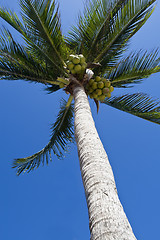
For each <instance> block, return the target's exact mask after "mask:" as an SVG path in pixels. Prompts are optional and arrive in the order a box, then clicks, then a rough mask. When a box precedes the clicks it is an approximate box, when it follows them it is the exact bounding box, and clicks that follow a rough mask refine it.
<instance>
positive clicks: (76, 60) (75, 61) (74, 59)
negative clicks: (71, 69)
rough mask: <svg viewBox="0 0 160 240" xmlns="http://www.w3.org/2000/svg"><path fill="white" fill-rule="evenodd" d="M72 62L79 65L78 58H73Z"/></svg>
mask: <svg viewBox="0 0 160 240" xmlns="http://www.w3.org/2000/svg"><path fill="white" fill-rule="evenodd" d="M72 62H73V63H74V64H78V63H80V58H79V57H78V56H74V58H73V60H72Z"/></svg>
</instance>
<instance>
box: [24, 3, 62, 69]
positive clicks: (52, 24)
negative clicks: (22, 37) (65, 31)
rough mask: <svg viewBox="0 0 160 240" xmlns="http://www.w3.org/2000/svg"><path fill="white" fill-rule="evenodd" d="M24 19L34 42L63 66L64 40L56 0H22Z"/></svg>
mask: <svg viewBox="0 0 160 240" xmlns="http://www.w3.org/2000/svg"><path fill="white" fill-rule="evenodd" d="M20 6H21V10H22V18H23V21H24V23H25V27H26V28H27V31H28V34H29V35H30V38H31V39H32V41H34V42H37V44H38V45H39V46H41V47H42V48H43V49H44V50H45V51H46V52H47V54H48V55H49V56H50V58H51V59H54V61H55V62H56V63H57V65H60V66H63V64H64V62H63V59H62V57H61V55H62V54H63V53H62V52H61V44H63V38H62V33H61V24H60V17H59V10H58V8H57V7H56V4H55V1H54V0H47V1H46V0H39V1H37V0H20Z"/></svg>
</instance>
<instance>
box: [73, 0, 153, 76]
mask: <svg viewBox="0 0 160 240" xmlns="http://www.w3.org/2000/svg"><path fill="white" fill-rule="evenodd" d="M154 2H155V0H126V1H121V0H120V1H107V0H99V1H95V0H92V1H90V2H89V4H88V6H87V7H86V8H85V11H84V13H83V14H82V15H80V16H79V21H78V27H73V30H72V31H71V32H70V35H69V37H68V42H70V44H69V45H70V47H71V48H73V49H74V48H75V49H76V51H77V52H82V53H83V54H84V55H85V56H87V61H91V62H100V63H101V65H102V66H101V67H100V68H99V69H98V70H97V71H101V72H104V71H105V70H106V66H107V65H113V64H114V63H115V61H116V60H117V58H118V57H119V56H120V55H121V54H122V52H123V50H124V49H125V48H126V47H127V46H128V40H129V39H130V38H131V37H132V36H133V35H134V34H135V33H136V32H137V31H138V30H139V29H140V28H141V27H142V26H143V24H144V23H145V22H146V20H147V19H148V18H149V16H150V15H151V13H152V11H153V6H152V5H153V3H154Z"/></svg>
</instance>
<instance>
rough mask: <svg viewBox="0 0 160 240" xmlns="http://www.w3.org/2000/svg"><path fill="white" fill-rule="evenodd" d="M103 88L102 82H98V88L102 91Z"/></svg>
mask: <svg viewBox="0 0 160 240" xmlns="http://www.w3.org/2000/svg"><path fill="white" fill-rule="evenodd" d="M103 87H104V82H102V81H100V82H98V88H100V89H102V88H103Z"/></svg>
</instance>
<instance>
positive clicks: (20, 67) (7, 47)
mask: <svg viewBox="0 0 160 240" xmlns="http://www.w3.org/2000/svg"><path fill="white" fill-rule="evenodd" d="M56 77H57V76H56V75H55V74H54V72H51V71H49V69H48V68H47V65H46V64H45V62H44V61H40V60H38V59H36V58H34V57H33V56H32V55H31V54H30V53H29V52H28V51H27V49H26V48H25V47H24V46H21V45H20V44H18V43H16V42H15V40H14V39H13V36H12V34H11V33H10V32H9V31H8V30H6V29H4V30H3V31H2V34H1V36H0V79H7V80H26V81H30V82H40V83H43V84H54V85H56V84H57V85H58V82H56V80H55V81H53V79H56ZM54 85H53V86H54ZM56 89H57V90H58V89H59V86H58V87H57V88H56Z"/></svg>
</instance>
